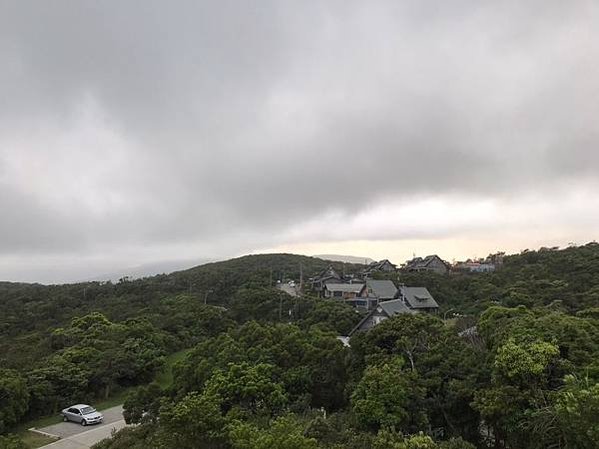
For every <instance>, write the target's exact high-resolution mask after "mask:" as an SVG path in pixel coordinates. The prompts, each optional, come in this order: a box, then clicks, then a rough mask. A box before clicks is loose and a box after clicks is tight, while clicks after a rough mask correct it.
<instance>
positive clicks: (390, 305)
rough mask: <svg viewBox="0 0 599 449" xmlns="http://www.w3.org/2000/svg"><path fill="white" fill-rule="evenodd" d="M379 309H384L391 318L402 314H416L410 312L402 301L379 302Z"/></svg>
mask: <svg viewBox="0 0 599 449" xmlns="http://www.w3.org/2000/svg"><path fill="white" fill-rule="evenodd" d="M379 307H380V308H381V309H383V310H384V311H385V313H386V314H387V315H389V317H392V316H394V315H399V314H400V313H414V311H412V310H410V309H409V308H408V307H407V306H406V305H405V304H404V303H403V301H402V300H401V299H392V300H391V301H383V302H379V304H378V306H377V308H379ZM375 310H376V309H375Z"/></svg>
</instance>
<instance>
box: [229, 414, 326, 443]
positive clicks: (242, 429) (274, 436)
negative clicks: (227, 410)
mask: <svg viewBox="0 0 599 449" xmlns="http://www.w3.org/2000/svg"><path fill="white" fill-rule="evenodd" d="M229 440H230V442H231V446H232V447H233V448H234V449H273V448H276V449H317V448H318V444H317V441H316V440H315V439H314V438H310V437H306V436H305V435H304V434H303V429H302V427H301V426H300V425H299V423H298V422H297V421H296V420H295V419H294V418H293V417H290V416H285V417H279V418H277V419H276V420H274V421H273V422H271V423H270V425H269V426H268V428H267V429H261V428H258V427H256V426H254V425H252V424H249V423H244V422H240V421H236V422H234V423H233V424H232V425H231V430H230V431H229Z"/></svg>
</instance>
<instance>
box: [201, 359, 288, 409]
mask: <svg viewBox="0 0 599 449" xmlns="http://www.w3.org/2000/svg"><path fill="white" fill-rule="evenodd" d="M273 371H274V366H273V365H269V364H267V363H260V364H257V365H250V364H249V363H247V362H243V363H240V364H233V363H231V364H229V366H228V367H227V369H226V370H224V371H217V372H216V373H214V374H213V376H212V377H211V378H210V379H209V380H208V382H207V383H206V388H205V390H204V391H205V392H206V394H207V395H209V396H210V397H218V398H219V399H220V405H221V409H222V411H223V412H224V413H226V412H228V411H229V410H230V409H231V408H232V407H234V406H238V407H240V408H241V409H243V410H244V411H248V412H250V413H252V414H269V415H270V414H273V413H275V412H276V411H278V410H280V409H281V408H282V407H283V405H285V403H286V402H287V397H286V395H285V389H284V388H283V386H282V385H281V384H280V383H278V382H276V380H275V379H274V378H273Z"/></svg>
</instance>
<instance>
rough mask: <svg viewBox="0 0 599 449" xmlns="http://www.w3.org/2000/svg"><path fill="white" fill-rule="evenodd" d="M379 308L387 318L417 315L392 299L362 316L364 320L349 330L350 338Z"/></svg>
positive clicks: (398, 300) (400, 302)
mask: <svg viewBox="0 0 599 449" xmlns="http://www.w3.org/2000/svg"><path fill="white" fill-rule="evenodd" d="M379 308H381V309H382V310H383V311H384V312H385V313H386V314H387V316H388V317H389V318H391V317H392V316H395V315H399V314H401V313H417V312H415V311H414V310H410V309H409V308H408V307H407V306H406V305H405V304H404V303H403V301H402V300H401V299H392V300H391V301H383V302H379V303H378V305H377V306H376V308H375V309H373V310H371V311H370V312H369V313H367V314H366V315H365V316H364V318H362V319H361V320H360V322H359V323H358V324H356V326H355V327H354V328H353V329H352V330H351V332H350V333H349V335H350V336H351V335H353V334H354V333H355V332H356V331H357V330H359V329H360V328H361V327H362V324H364V322H365V321H366V320H368V319H369V318H370V317H371V316H372V315H374V314H375V313H377V312H378V311H379Z"/></svg>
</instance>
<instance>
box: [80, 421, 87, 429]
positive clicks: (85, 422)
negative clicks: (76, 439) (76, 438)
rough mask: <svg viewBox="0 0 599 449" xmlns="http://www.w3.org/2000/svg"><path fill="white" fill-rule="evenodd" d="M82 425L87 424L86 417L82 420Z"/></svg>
mask: <svg viewBox="0 0 599 449" xmlns="http://www.w3.org/2000/svg"><path fill="white" fill-rule="evenodd" d="M81 425H82V426H83V427H85V426H87V421H86V420H85V419H82V420H81Z"/></svg>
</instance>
